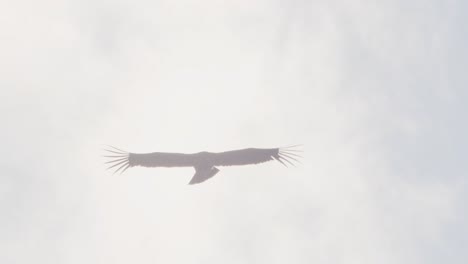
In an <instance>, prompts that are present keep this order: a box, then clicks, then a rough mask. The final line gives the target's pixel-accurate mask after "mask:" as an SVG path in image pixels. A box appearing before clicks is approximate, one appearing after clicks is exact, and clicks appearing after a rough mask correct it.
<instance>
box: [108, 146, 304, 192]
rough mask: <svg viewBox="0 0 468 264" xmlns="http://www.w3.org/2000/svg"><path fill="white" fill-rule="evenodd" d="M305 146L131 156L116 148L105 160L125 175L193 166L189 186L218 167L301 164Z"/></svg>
mask: <svg viewBox="0 0 468 264" xmlns="http://www.w3.org/2000/svg"><path fill="white" fill-rule="evenodd" d="M299 146H301V145H294V146H289V147H281V148H271V149H260V148H246V149H239V150H230V151H224V152H217V153H215V152H198V153H192V154H185V153H169V152H153V153H144V154H139V153H130V152H127V151H125V150H121V149H118V148H115V147H112V146H108V148H107V149H105V150H106V151H107V152H108V154H107V155H105V156H104V157H107V158H111V160H110V161H107V162H106V164H109V165H110V167H109V168H108V169H114V168H115V171H114V173H117V172H119V171H120V173H123V172H124V171H125V170H127V169H128V168H130V167H135V166H142V167H193V168H194V169H195V175H193V177H192V179H191V180H190V182H189V184H197V183H201V182H204V181H206V180H208V179H210V178H211V177H213V176H215V175H216V173H218V172H219V169H218V168H217V167H221V166H240V165H252V164H259V163H264V162H267V161H272V160H277V161H278V162H280V163H281V164H283V165H284V166H286V167H288V166H287V164H289V165H294V163H293V161H296V162H299V160H298V158H301V156H300V155H299V153H300V152H302V151H301V150H298V149H296V148H297V147H299Z"/></svg>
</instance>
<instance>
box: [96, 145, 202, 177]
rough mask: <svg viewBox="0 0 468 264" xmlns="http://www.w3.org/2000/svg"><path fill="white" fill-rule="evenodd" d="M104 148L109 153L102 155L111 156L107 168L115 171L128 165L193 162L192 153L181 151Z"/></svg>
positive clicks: (162, 164)
mask: <svg viewBox="0 0 468 264" xmlns="http://www.w3.org/2000/svg"><path fill="white" fill-rule="evenodd" d="M110 148H111V149H106V151H108V152H109V153H110V154H109V155H106V156H104V157H107V158H111V159H112V160H110V161H108V162H106V163H108V164H110V167H109V168H108V169H114V168H115V172H114V173H117V172H119V171H120V173H123V172H124V171H125V170H127V169H128V168H130V167H134V166H142V167H191V166H193V163H194V157H193V154H183V153H166V152H153V153H144V154H139V153H130V152H127V151H124V150H121V149H118V148H114V147H110Z"/></svg>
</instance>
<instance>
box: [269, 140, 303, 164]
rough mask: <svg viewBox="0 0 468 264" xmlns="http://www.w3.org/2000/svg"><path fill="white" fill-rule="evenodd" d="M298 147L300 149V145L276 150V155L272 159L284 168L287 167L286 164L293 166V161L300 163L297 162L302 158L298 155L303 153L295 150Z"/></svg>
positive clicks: (300, 150)
mask: <svg viewBox="0 0 468 264" xmlns="http://www.w3.org/2000/svg"><path fill="white" fill-rule="evenodd" d="M298 147H302V145H294V146H288V147H281V148H278V153H276V155H273V158H274V159H275V160H277V161H279V162H280V163H281V164H283V165H284V166H286V167H288V165H286V163H288V164H290V165H292V166H295V165H294V163H293V161H295V162H299V163H301V162H300V161H299V158H302V156H301V155H299V154H300V153H301V152H303V151H302V149H297V148H298Z"/></svg>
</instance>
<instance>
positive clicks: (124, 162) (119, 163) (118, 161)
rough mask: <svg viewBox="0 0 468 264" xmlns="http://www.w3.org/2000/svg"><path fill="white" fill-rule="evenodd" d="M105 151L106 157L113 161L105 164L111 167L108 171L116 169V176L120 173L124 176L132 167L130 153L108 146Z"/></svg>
mask: <svg viewBox="0 0 468 264" xmlns="http://www.w3.org/2000/svg"><path fill="white" fill-rule="evenodd" d="M104 150H105V151H107V153H106V155H104V157H106V158H110V159H111V160H110V161H107V162H105V164H109V165H110V166H109V167H108V168H107V169H108V170H110V169H114V174H115V173H117V172H119V171H120V174H122V173H123V172H124V171H126V170H127V169H128V168H129V167H131V164H130V153H129V152H127V151H125V150H121V149H118V148H116V147H113V146H108V145H106V148H105V149H104Z"/></svg>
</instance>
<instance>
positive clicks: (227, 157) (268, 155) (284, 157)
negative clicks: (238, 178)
mask: <svg viewBox="0 0 468 264" xmlns="http://www.w3.org/2000/svg"><path fill="white" fill-rule="evenodd" d="M293 147H296V146H291V147H286V148H273V149H259V148H248V149H240V150H231V151H226V152H220V153H216V154H215V155H213V164H214V165H217V166H236V165H250V164H259V163H263V162H267V161H271V160H277V161H279V162H281V163H282V164H283V165H284V166H286V167H287V165H286V163H288V164H290V165H294V164H293V162H292V160H294V161H297V162H299V161H298V160H297V158H299V157H300V156H299V155H298V154H297V152H299V150H295V149H292V148H293Z"/></svg>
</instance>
